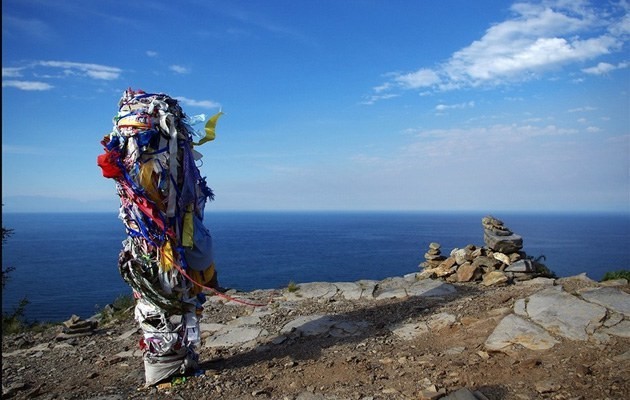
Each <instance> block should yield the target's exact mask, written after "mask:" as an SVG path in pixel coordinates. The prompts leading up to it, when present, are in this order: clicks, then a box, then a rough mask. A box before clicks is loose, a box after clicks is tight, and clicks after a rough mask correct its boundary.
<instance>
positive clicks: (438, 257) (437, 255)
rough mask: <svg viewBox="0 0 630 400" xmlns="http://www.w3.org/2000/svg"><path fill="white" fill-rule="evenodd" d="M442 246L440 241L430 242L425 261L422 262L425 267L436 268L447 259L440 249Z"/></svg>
mask: <svg viewBox="0 0 630 400" xmlns="http://www.w3.org/2000/svg"><path fill="white" fill-rule="evenodd" d="M441 247H442V246H441V245H440V244H439V243H436V242H432V243H430V244H429V250H428V251H427V252H426V253H425V254H424V260H425V261H424V262H423V263H422V264H420V265H421V266H422V267H424V268H436V267H437V266H438V265H440V264H441V263H442V261H444V260H445V259H446V257H444V256H443V255H442V251H441V250H440V248H441Z"/></svg>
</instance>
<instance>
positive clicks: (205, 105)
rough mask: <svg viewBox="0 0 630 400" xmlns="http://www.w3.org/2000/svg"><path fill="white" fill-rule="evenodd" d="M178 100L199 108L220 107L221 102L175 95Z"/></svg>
mask: <svg viewBox="0 0 630 400" xmlns="http://www.w3.org/2000/svg"><path fill="white" fill-rule="evenodd" d="M175 99H177V101H179V102H180V103H182V104H183V105H185V106H190V107H199V108H220V107H221V104H219V103H217V102H215V101H212V100H193V99H189V98H186V97H175Z"/></svg>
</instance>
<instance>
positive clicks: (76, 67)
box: [39, 61, 122, 80]
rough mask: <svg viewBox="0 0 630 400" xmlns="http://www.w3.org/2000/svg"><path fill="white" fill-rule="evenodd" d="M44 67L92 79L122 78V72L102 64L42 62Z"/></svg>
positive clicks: (40, 63)
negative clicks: (59, 69)
mask: <svg viewBox="0 0 630 400" xmlns="http://www.w3.org/2000/svg"><path fill="white" fill-rule="evenodd" d="M39 65H41V66H43V67H52V68H61V69H63V70H64V71H65V72H66V73H67V74H75V73H79V74H82V75H85V76H87V77H89V78H92V79H102V80H114V79H118V77H120V74H121V73H122V70H121V69H120V68H117V67H110V66H107V65H100V64H89V63H79V62H72V61H40V62H39Z"/></svg>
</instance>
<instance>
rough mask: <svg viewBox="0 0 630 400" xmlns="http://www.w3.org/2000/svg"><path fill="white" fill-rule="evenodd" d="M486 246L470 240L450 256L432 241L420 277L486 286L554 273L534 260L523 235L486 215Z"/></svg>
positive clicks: (484, 230) (484, 218)
mask: <svg viewBox="0 0 630 400" xmlns="http://www.w3.org/2000/svg"><path fill="white" fill-rule="evenodd" d="M481 224H482V226H483V240H484V243H485V246H483V247H477V246H475V245H472V244H469V245H467V246H466V247H464V248H461V249H459V248H455V249H453V250H452V251H451V253H450V256H449V257H444V256H442V253H441V250H440V248H441V246H440V244H439V243H435V242H433V243H431V244H430V245H429V250H428V251H427V253H426V254H425V255H424V258H425V261H424V262H423V263H421V264H420V265H419V267H420V268H422V269H423V270H422V272H421V273H420V276H419V277H420V278H441V279H444V280H446V281H448V282H474V281H480V282H481V283H482V284H484V285H486V286H490V285H499V284H505V283H511V282H514V281H524V280H529V279H532V278H535V277H539V276H549V277H550V276H551V275H552V274H551V273H550V272H549V270H547V269H546V267H544V266H543V267H544V268H540V266H541V265H539V264H537V263H536V262H532V260H531V259H529V258H528V257H527V254H525V252H524V251H522V248H523V238H522V237H521V236H520V235H517V234H515V233H513V232H512V231H511V230H510V229H508V228H507V227H506V226H505V225H504V224H503V221H501V220H498V219H496V218H494V217H492V216H486V217H483V218H482V220H481Z"/></svg>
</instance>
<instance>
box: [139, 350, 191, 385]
mask: <svg viewBox="0 0 630 400" xmlns="http://www.w3.org/2000/svg"><path fill="white" fill-rule="evenodd" d="M195 358H196V355H195V354H194V353H193V352H192V351H190V350H189V349H187V348H185V347H182V348H181V349H180V352H177V353H173V354H170V355H164V356H157V355H154V354H151V353H149V352H145V353H144V380H145V386H152V385H155V384H156V383H158V382H160V381H162V380H164V379H167V378H169V377H171V376H173V375H175V374H182V375H183V374H185V373H187V372H190V371H194V370H196V369H197V361H196V360H195Z"/></svg>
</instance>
